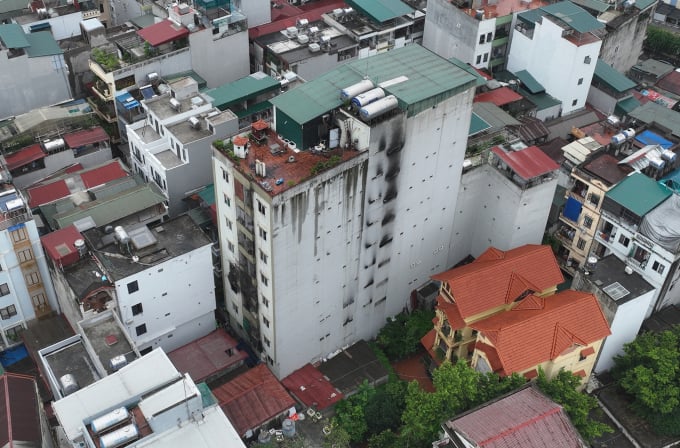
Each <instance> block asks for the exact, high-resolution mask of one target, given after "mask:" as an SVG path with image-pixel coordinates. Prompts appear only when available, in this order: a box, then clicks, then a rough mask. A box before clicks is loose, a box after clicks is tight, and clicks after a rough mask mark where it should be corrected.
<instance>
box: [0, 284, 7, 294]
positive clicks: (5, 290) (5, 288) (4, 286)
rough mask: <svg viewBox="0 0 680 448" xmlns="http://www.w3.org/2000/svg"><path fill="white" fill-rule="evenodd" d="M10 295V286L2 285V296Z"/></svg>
mask: <svg viewBox="0 0 680 448" xmlns="http://www.w3.org/2000/svg"><path fill="white" fill-rule="evenodd" d="M7 294H9V286H7V283H3V284H2V285H0V296H6V295H7Z"/></svg>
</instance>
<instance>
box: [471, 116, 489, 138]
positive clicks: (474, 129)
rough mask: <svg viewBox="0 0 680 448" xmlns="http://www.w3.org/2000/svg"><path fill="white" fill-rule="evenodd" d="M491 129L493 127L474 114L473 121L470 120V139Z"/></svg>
mask: <svg viewBox="0 0 680 448" xmlns="http://www.w3.org/2000/svg"><path fill="white" fill-rule="evenodd" d="M490 127H491V125H490V124H489V123H487V122H486V121H484V119H482V117H480V116H479V115H477V114H476V113H474V112H473V113H472V120H470V130H469V131H468V137H469V136H473V135H475V134H479V133H480V132H482V131H486V130H487V129H489V128H490Z"/></svg>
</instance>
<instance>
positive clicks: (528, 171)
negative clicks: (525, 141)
mask: <svg viewBox="0 0 680 448" xmlns="http://www.w3.org/2000/svg"><path fill="white" fill-rule="evenodd" d="M491 151H493V153H494V154H496V155H497V156H498V157H499V158H500V159H501V160H503V161H504V162H505V163H507V164H508V166H509V167H510V168H512V170H513V171H514V172H515V173H517V175H518V176H520V177H521V178H522V179H526V180H529V179H533V178H534V177H538V176H541V175H543V174H547V173H549V172H551V171H555V170H557V169H559V165H558V164H556V163H555V161H554V160H553V159H551V158H550V157H548V156H547V155H546V153H544V152H543V151H541V150H540V149H538V147H536V146H529V147H528V148H525V149H522V150H521V151H510V152H505V151H503V150H502V149H501V148H499V147H498V146H496V147H494V148H493V149H491Z"/></svg>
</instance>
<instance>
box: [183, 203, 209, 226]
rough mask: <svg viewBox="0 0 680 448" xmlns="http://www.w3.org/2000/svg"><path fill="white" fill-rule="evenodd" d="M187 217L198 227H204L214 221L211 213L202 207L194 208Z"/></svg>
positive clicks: (188, 212)
mask: <svg viewBox="0 0 680 448" xmlns="http://www.w3.org/2000/svg"><path fill="white" fill-rule="evenodd" d="M187 215H188V216H189V218H191V220H192V221H193V222H194V224H196V225H197V226H198V227H203V226H204V225H206V224H208V223H210V222H211V221H212V218H211V217H210V213H208V211H207V210H206V209H204V208H201V207H197V208H192V209H191V210H189V211H187Z"/></svg>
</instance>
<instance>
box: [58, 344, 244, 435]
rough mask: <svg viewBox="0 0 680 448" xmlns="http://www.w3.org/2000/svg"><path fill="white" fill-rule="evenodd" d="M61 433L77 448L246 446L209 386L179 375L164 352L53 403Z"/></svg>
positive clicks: (143, 359) (144, 358) (151, 355)
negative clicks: (106, 447) (103, 447)
mask: <svg viewBox="0 0 680 448" xmlns="http://www.w3.org/2000/svg"><path fill="white" fill-rule="evenodd" d="M53 408H54V414H55V417H56V418H57V421H58V423H59V426H57V432H58V434H61V435H62V436H63V437H64V439H65V440H66V441H67V443H68V444H70V446H73V447H74V448H78V447H87V448H95V447H98V446H102V445H105V446H115V443H118V444H120V443H121V441H124V442H122V443H125V444H126V445H125V446H127V447H140V448H141V447H167V446H191V447H196V448H217V447H223V446H225V445H226V446H230V447H232V446H233V447H235V448H240V447H243V448H245V445H244V444H243V442H242V441H241V439H240V437H239V436H238V434H237V433H236V431H235V430H234V427H233V426H232V424H231V422H230V421H229V420H228V419H227V417H226V416H225V415H224V413H223V412H222V410H221V409H220V408H219V407H218V406H216V403H215V398H214V397H213V396H212V394H211V393H210V391H209V390H208V388H207V387H205V385H201V384H199V385H197V384H195V383H194V382H193V380H192V379H191V377H190V376H188V375H182V374H180V373H179V372H178V371H177V369H175V367H174V366H173V365H172V363H171V362H170V360H169V359H168V357H167V356H166V355H165V353H164V352H163V350H158V349H157V350H154V351H152V352H151V353H149V354H148V355H146V356H144V357H142V358H140V359H138V360H136V361H134V362H132V363H130V364H129V365H127V366H125V367H122V368H121V369H120V370H119V371H117V372H115V373H113V374H111V375H109V376H107V377H105V378H102V379H101V380H99V381H97V382H95V383H93V384H90V385H89V386H87V387H83V388H82V389H80V390H77V391H75V392H73V393H71V394H70V395H69V396H67V397H64V398H62V399H60V400H57V401H55V402H54V403H53Z"/></svg>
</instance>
